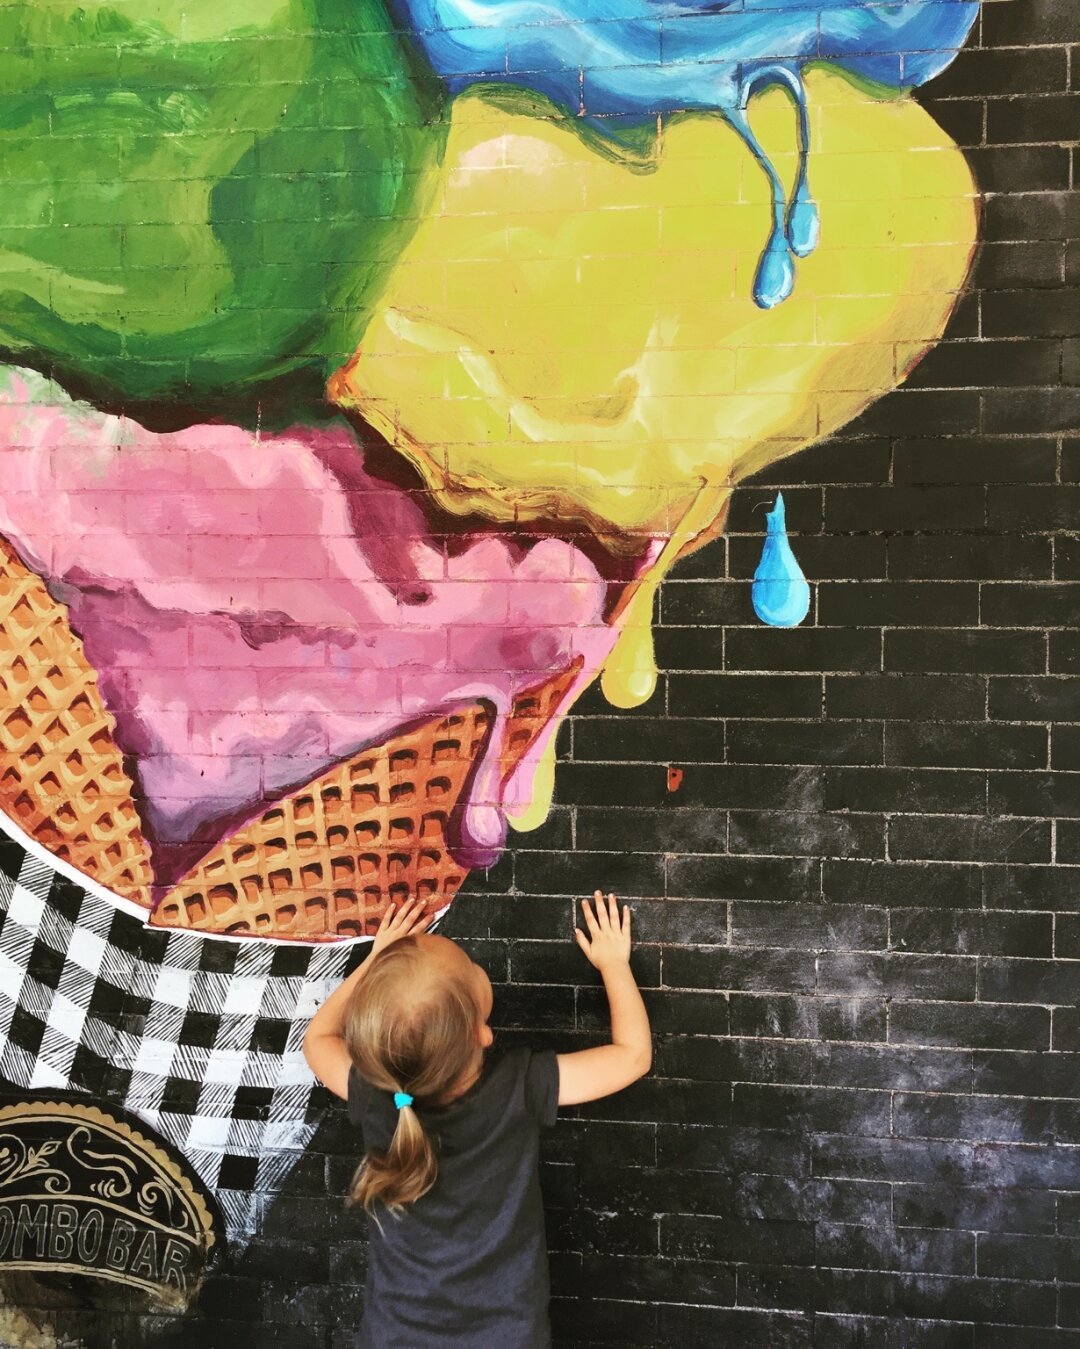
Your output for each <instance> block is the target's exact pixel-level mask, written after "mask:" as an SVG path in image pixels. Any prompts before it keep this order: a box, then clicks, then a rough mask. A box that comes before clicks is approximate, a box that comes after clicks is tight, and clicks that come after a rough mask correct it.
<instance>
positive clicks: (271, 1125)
mask: <svg viewBox="0 0 1080 1349" xmlns="http://www.w3.org/2000/svg"><path fill="white" fill-rule="evenodd" d="M352 950H353V948H352V947H351V946H343V945H338V944H335V945H324V946H298V945H293V944H284V943H277V942H268V941H262V940H258V941H247V942H244V941H222V940H215V939H213V938H206V937H202V936H197V935H195V934H192V933H189V932H166V931H161V930H158V929H151V928H148V927H146V926H145V925H144V923H143V921H142V919H141V918H140V917H139V916H138V915H136V914H133V913H130V912H128V911H126V910H124V909H121V908H118V907H117V906H116V905H114V904H111V903H109V901H108V900H107V899H104V898H102V897H100V896H97V895H95V894H91V893H88V892H87V891H85V890H83V889H81V888H80V887H79V886H77V885H75V884H74V883H73V882H71V881H69V880H67V879H66V878H65V877H63V876H60V875H58V874H57V873H56V872H55V871H53V869H52V868H51V867H49V866H48V865H46V864H45V863H44V862H42V861H41V860H39V859H38V858H37V857H35V856H32V855H31V854H29V853H28V852H27V851H26V850H25V849H24V848H22V847H21V846H20V845H19V844H18V843H17V842H15V841H13V840H10V839H8V838H7V837H6V836H5V835H4V834H2V833H0V1084H7V1085H8V1086H9V1087H15V1088H20V1087H21V1088H23V1089H27V1090H33V1091H41V1090H47V1089H48V1088H50V1087H56V1088H65V1089H71V1090H81V1091H86V1092H87V1093H89V1094H90V1095H92V1096H95V1097H99V1098H103V1099H105V1100H113V1101H116V1102H118V1103H119V1104H121V1105H124V1106H126V1107H127V1108H128V1109H129V1110H131V1111H133V1112H134V1113H135V1114H136V1115H138V1116H140V1117H141V1118H142V1119H143V1120H145V1121H146V1123H147V1124H149V1125H150V1126H152V1127H153V1128H154V1129H156V1130H157V1131H158V1133H159V1134H161V1135H162V1136H164V1137H165V1138H166V1139H167V1140H168V1141H169V1142H170V1143H172V1144H173V1145H174V1146H175V1147H176V1148H177V1149H178V1150H179V1151H180V1152H182V1153H183V1154H184V1155H185V1156H186V1157H187V1159H188V1161H189V1162H190V1163H191V1165H192V1166H193V1167H194V1169H195V1170H196V1171H197V1172H198V1174H199V1175H200V1176H201V1177H202V1179H203V1181H204V1182H205V1183H206V1185H207V1186H208V1187H209V1188H210V1189H211V1190H213V1191H214V1192H215V1194H216V1196H217V1200H218V1203H219V1204H220V1205H221V1208H222V1212H223V1214H224V1216H225V1223H226V1234H227V1236H228V1239H229V1242H230V1245H231V1246H232V1249H233V1251H234V1252H235V1253H239V1252H240V1251H241V1250H243V1248H244V1247H245V1246H246V1245H247V1243H248V1241H249V1240H250V1239H251V1237H252V1236H253V1235H254V1233H255V1231H256V1228H257V1225H258V1212H259V1199H260V1196H261V1197H263V1198H264V1199H265V1197H267V1196H269V1195H272V1194H274V1193H276V1192H277V1190H278V1189H279V1188H280V1186H281V1184H282V1182H283V1181H284V1179H285V1177H286V1176H287V1175H288V1173H289V1171H290V1169H291V1168H292V1166H293V1164H294V1163H295V1162H296V1161H297V1160H298V1159H299V1157H300V1155H301V1154H302V1152H303V1150H304V1148H305V1147H306V1146H307V1144H308V1142H309V1141H310V1139H311V1136H312V1134H313V1133H314V1132H315V1127H316V1124H317V1122H318V1119H319V1116H320V1114H321V1110H320V1108H319V1107H318V1106H317V1105H313V1101H312V1098H313V1094H314V1087H315V1082H314V1079H313V1077H312V1075H311V1072H310V1070H309V1069H308V1067H307V1064H306V1063H305V1061H304V1058H303V1054H302V1052H301V1048H300V1044H301V1040H302V1039H303V1035H304V1031H305V1030H306V1029H307V1023H308V1019H309V1018H310V1017H311V1015H312V1013H313V1012H314V1011H315V1009H316V1007H317V1006H318V1005H319V1003H320V1002H322V1001H323V999H324V998H325V996H326V995H327V994H328V993H329V992H330V990H331V989H332V988H333V987H334V986H335V985H336V984H337V983H338V982H339V981H340V979H341V978H342V976H343V975H344V973H345V969H346V964H347V962H348V959H349V955H350V953H351V952H352Z"/></svg>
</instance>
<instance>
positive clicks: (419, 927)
mask: <svg viewBox="0 0 1080 1349" xmlns="http://www.w3.org/2000/svg"><path fill="white" fill-rule="evenodd" d="M433 917H434V915H433V914H426V913H425V912H424V905H423V902H422V901H421V900H419V899H409V900H406V901H405V903H404V904H402V905H401V907H400V908H399V907H398V906H397V905H396V904H390V905H388V906H387V909H386V912H385V913H384V914H383V916H382V922H381V923H380V924H379V930H378V931H377V932H376V933H375V940H374V941H373V942H372V943H371V954H372V955H373V956H377V955H378V954H379V952H380V951H384V950H385V949H386V948H387V947H388V946H392V945H393V944H394V942H396V941H400V940H401V938H402V937H415V936H418V935H419V934H420V933H421V932H423V931H424V930H425V929H426V928H427V926H428V924H429V923H430V922H431V920H432V918H433Z"/></svg>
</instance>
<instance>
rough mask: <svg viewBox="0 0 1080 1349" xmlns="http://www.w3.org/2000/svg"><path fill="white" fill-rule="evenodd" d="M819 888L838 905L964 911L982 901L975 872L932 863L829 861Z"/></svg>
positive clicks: (959, 867) (965, 868) (978, 872)
mask: <svg viewBox="0 0 1080 1349" xmlns="http://www.w3.org/2000/svg"><path fill="white" fill-rule="evenodd" d="M822 886H823V892H824V894H825V897H826V898H827V899H829V900H831V901H832V902H833V903H840V904H888V905H891V906H899V907H902V908H906V907H910V906H913V905H914V906H922V905H926V904H938V905H941V906H942V907H956V908H964V907H967V906H969V905H972V904H974V905H978V904H980V903H981V899H982V875H981V872H980V871H979V869H978V868H976V867H974V866H963V865H958V864H945V863H935V862H898V861H895V860H893V861H890V862H867V861H863V860H861V859H846V860H844V861H833V860H829V861H827V862H826V863H825V867H824V872H823V876H822ZM895 921H897V920H896V918H895V917H894V918H893V922H895ZM927 949H929V948H927Z"/></svg>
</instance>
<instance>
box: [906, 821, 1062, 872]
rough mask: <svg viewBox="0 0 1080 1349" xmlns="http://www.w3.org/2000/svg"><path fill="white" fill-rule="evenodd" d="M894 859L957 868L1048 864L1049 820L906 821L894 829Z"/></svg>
mask: <svg viewBox="0 0 1080 1349" xmlns="http://www.w3.org/2000/svg"><path fill="white" fill-rule="evenodd" d="M889 855H890V857H895V858H898V859H901V860H903V859H909V860H924V861H953V862H1049V861H1050V823H1049V821H1048V820H1029V819H1010V818H1002V817H996V818H995V817H993V816H991V817H986V816H980V815H924V816H917V815H902V816H898V817H897V818H896V819H894V820H893V821H892V822H891V824H890V826H889Z"/></svg>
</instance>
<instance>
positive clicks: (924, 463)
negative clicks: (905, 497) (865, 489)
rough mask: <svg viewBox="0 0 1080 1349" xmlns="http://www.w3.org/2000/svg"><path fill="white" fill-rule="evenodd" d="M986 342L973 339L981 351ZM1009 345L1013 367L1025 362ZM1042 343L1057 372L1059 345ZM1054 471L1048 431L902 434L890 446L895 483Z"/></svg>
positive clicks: (1035, 476) (1039, 478) (1020, 478)
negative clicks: (1007, 435) (1003, 435)
mask: <svg viewBox="0 0 1080 1349" xmlns="http://www.w3.org/2000/svg"><path fill="white" fill-rule="evenodd" d="M987 345H988V344H987V343H984V342H978V343H975V344H974V350H975V351H977V352H979V353H981V352H982V351H983V350H984V348H985V347H986V346H987ZM1011 345H1012V347H1013V351H1012V355H1013V360H1012V366H1013V369H1014V370H1015V369H1016V368H1017V367H1019V366H1022V365H1023V361H1022V360H1021V359H1019V358H1020V357H1021V356H1022V355H1023V353H1022V352H1021V351H1018V350H1017V349H1016V344H1015V343H1014V344H1011ZM1030 345H1032V344H1030V343H1025V344H1024V346H1025V347H1027V346H1030ZM1045 346H1046V347H1047V348H1048V351H1047V359H1048V368H1051V367H1052V369H1053V372H1054V373H1055V374H1056V372H1057V368H1058V363H1059V361H1060V358H1061V348H1060V346H1059V345H1058V344H1057V343H1052V342H1048V343H1046V344H1045ZM1056 472H1057V442H1056V441H1055V440H1053V439H1051V438H1049V437H1034V436H1033V437H1029V438H1024V439H1006V440H998V439H994V438H989V437H976V436H965V437H955V438H953V439H949V440H944V441H943V440H940V439H936V440H935V439H926V440H900V441H897V443H896V445H895V447H894V449H893V473H894V476H895V481H896V482H898V483H961V482H966V483H983V482H1053V481H1054V478H1055V476H1056Z"/></svg>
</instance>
